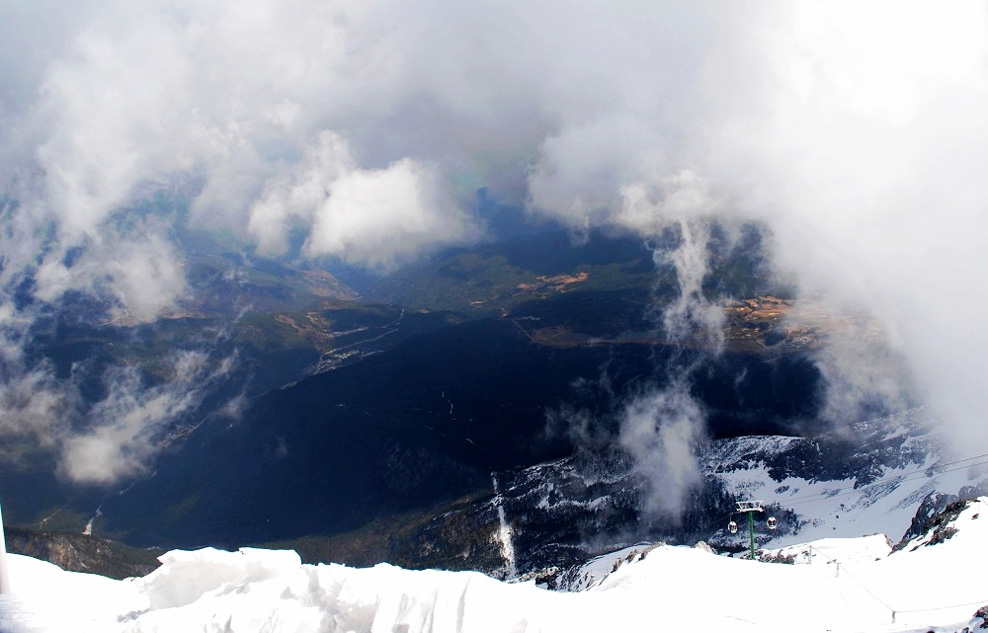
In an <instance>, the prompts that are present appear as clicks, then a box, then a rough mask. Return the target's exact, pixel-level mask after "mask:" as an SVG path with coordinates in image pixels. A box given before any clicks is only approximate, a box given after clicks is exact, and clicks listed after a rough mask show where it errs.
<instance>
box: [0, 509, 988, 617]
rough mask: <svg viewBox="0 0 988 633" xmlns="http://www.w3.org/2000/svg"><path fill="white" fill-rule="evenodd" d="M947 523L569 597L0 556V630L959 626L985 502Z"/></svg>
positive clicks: (357, 575) (325, 572)
mask: <svg viewBox="0 0 988 633" xmlns="http://www.w3.org/2000/svg"><path fill="white" fill-rule="evenodd" d="M947 527H949V528H953V529H954V530H956V531H955V532H953V530H948V531H951V532H953V533H952V535H951V537H950V538H948V539H946V540H943V542H940V543H937V544H932V545H928V544H926V543H928V542H929V541H931V540H934V541H935V540H937V539H936V538H935V535H933V534H925V535H921V536H920V537H918V538H917V539H915V540H914V541H913V542H911V543H910V544H909V545H908V546H907V547H905V548H903V549H902V550H900V551H897V552H894V553H889V545H888V542H887V540H886V539H885V537H884V536H881V535H879V536H870V537H861V538H848V539H837V538H832V539H826V540H822V541H816V542H815V543H809V544H802V545H792V546H789V547H788V548H787V552H788V553H789V554H791V555H794V559H795V563H796V564H792V565H783V564H771V563H761V562H752V561H748V560H741V559H737V558H730V557H725V556H718V555H716V554H713V553H711V552H710V551H708V550H706V549H703V548H691V547H682V546H666V545H659V546H655V547H652V548H641V550H640V551H639V552H637V553H636V554H635V555H634V556H630V557H628V558H629V559H630V560H629V561H628V562H625V563H624V564H621V565H618V566H616V569H615V570H614V571H613V572H612V573H605V574H604V575H603V576H602V577H601V578H600V579H599V580H598V581H597V582H594V583H593V584H592V586H590V587H589V588H588V589H586V590H584V591H578V592H552V591H547V590H544V589H540V588H538V587H536V586H535V584H534V583H514V584H512V583H504V582H500V581H497V580H494V579H492V578H489V577H487V576H484V575H481V574H478V573H474V572H446V571H408V570H403V569H400V568H397V567H393V566H390V565H384V564H382V565H377V566H376V567H373V568H368V569H353V568H349V567H345V566H342V565H316V566H313V565H303V564H301V563H300V560H299V558H298V556H297V555H296V554H295V553H294V552H291V551H270V550H257V549H242V550H240V551H238V552H223V551H219V550H214V549H203V550H199V551H195V552H185V551H173V552H170V553H168V554H166V555H164V556H163V557H162V560H163V563H164V564H163V566H162V567H161V568H159V569H158V570H157V571H155V572H153V573H152V574H150V575H148V576H146V577H145V578H138V579H129V580H125V581H113V580H108V579H105V578H101V577H97V576H91V575H87V574H78V573H70V572H64V571H61V570H59V569H57V568H56V567H54V566H52V565H49V564H47V563H43V562H40V561H37V560H34V559H31V558H27V557H23V556H10V557H9V558H10V563H9V567H10V579H11V586H12V592H11V593H10V594H7V595H3V596H0V630H2V631H4V632H5V633H8V632H9V633H26V632H41V631H73V632H83V631H92V632H97V631H98V632H101V633H106V632H128V633H152V632H154V633H164V632H172V631H174V632H186V631H210V632H212V631H215V632H220V631H223V632H227V633H242V632H248V631H249V632H258V631H265V632H268V633H289V632H292V633H300V632H303V631H306V632H308V631H320V632H335V631H355V632H373V633H393V632H402V633H453V632H488V631H490V632H495V631H497V632H515V633H534V632H536V631H539V632H542V633H552V632H560V633H562V632H567V633H569V632H572V631H629V632H633V631H656V630H664V631H697V630H702V631H725V632H726V631H731V632H737V631H761V632H764V631H780V632H781V631H786V632H791V631H821V632H822V631H847V632H850V631H876V632H877V631H889V632H892V631H923V632H925V631H928V630H930V629H933V630H936V631H960V630H961V629H963V627H965V626H970V627H972V628H973V627H974V626H977V625H978V624H980V623H981V619H980V618H977V619H973V614H974V613H975V611H976V610H977V609H978V607H980V606H982V605H988V582H986V581H985V579H984V569H986V568H988V498H984V497H983V498H980V499H978V500H975V501H971V502H969V503H968V505H967V507H966V508H964V509H963V511H961V512H960V513H959V515H958V516H957V517H956V518H954V519H953V520H952V521H951V522H950V524H949V525H948V526H947ZM941 536H942V530H941ZM595 564H596V565H597V566H598V567H599V566H600V562H599V561H598V562H597V563H595ZM612 567H613V565H612Z"/></svg>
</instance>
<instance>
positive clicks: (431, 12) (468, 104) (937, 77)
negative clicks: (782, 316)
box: [0, 0, 988, 435]
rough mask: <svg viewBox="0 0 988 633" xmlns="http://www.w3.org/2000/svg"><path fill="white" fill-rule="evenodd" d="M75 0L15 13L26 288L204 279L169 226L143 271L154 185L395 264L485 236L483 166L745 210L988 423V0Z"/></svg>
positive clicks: (143, 297) (583, 219)
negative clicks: (136, 206)
mask: <svg viewBox="0 0 988 633" xmlns="http://www.w3.org/2000/svg"><path fill="white" fill-rule="evenodd" d="M46 6H50V5H46V4H45V3H35V4H33V5H31V7H30V8H24V7H18V8H16V9H14V8H9V7H8V8H5V17H8V14H9V17H10V19H9V20H0V47H2V50H3V52H4V53H9V55H7V54H5V55H4V56H3V60H2V61H0V75H2V76H0V87H2V88H3V91H2V96H0V122H2V124H3V125H2V126H0V128H2V129H0V141H2V143H0V182H2V183H3V185H4V191H5V193H6V194H7V195H8V196H11V197H15V198H16V199H18V200H19V201H20V206H19V207H17V208H16V209H15V208H13V207H12V206H9V205H8V206H6V207H5V209H6V210H5V211H4V213H3V214H0V228H2V229H3V230H2V231H0V252H2V253H3V256H4V259H5V262H4V263H5V267H4V269H3V271H2V272H0V280H2V282H3V303H8V302H9V301H10V300H11V296H12V293H13V289H14V288H15V287H18V285H19V284H20V283H21V282H23V280H24V279H25V277H30V276H31V275H32V273H33V271H34V270H35V268H36V267H37V266H39V265H40V266H41V269H40V274H39V281H40V283H39V287H38V291H39V293H41V296H42V298H44V299H46V300H51V301H55V300H57V297H58V295H59V292H60V291H61V290H62V289H68V288H73V289H86V290H87V291H88V290H91V291H94V292H101V293H104V294H106V295H107V296H109V297H111V298H113V299H114V300H115V302H116V303H117V304H119V307H120V308H121V309H125V310H130V311H133V312H134V313H136V314H144V315H146V316H150V315H152V313H153V312H154V311H155V310H157V309H160V308H161V307H162V306H163V305H165V304H166V303H167V302H168V301H170V300H173V299H174V298H175V297H179V296H181V293H182V282H181V279H180V278H181V269H180V267H179V265H178V264H177V263H176V262H175V259H174V252H173V251H174V249H172V248H171V247H169V245H168V244H167V242H166V241H165V240H164V237H163V236H164V235H166V232H165V231H152V232H153V234H154V235H155V236H158V237H154V236H151V237H149V238H148V239H147V241H146V242H144V243H145V244H146V245H147V246H148V247H149V248H150V249H151V251H152V252H153V253H155V257H154V258H153V259H154V262H157V263H152V264H151V265H150V266H148V267H145V268H143V269H142V268H141V267H140V266H135V265H134V264H135V262H136V261H137V260H136V259H135V257H136V255H134V254H133V253H136V252H137V248H136V247H135V248H134V249H133V252H132V254H131V255H128V251H127V250H126V249H124V250H121V252H119V253H116V254H115V253H114V252H113V248H111V245H121V246H122V245H123V242H122V241H121V240H123V239H125V238H126V236H124V235H121V234H120V231H118V230H117V229H116V228H115V226H116V225H115V224H114V218H115V217H119V216H118V215H117V214H121V213H122V214H125V215H126V214H127V213H128V211H127V209H129V208H131V206H132V205H133V203H134V202H135V201H138V200H140V198H141V192H142V191H145V190H146V187H147V186H148V184H149V183H150V184H157V185H162V186H171V185H172V184H173V183H174V182H195V183H198V185H200V186H199V187H198V188H195V187H187V188H186V189H185V190H184V191H185V193H188V194H189V195H192V196H193V198H194V199H193V201H192V221H193V223H196V224H197V225H208V226H215V227H222V228H225V229H227V230H231V231H233V232H235V233H238V234H240V235H243V236H245V237H247V238H248V239H251V240H253V241H254V242H255V243H256V244H257V245H258V247H259V248H260V249H261V250H262V251H266V252H280V251H282V250H284V248H285V246H286V243H285V240H286V236H287V235H288V231H289V230H291V229H293V228H294V229H301V230H302V231H303V232H306V239H307V241H306V244H305V247H304V252H303V254H304V255H307V256H325V255H335V256H338V257H341V258H343V259H345V260H347V261H350V262H353V263H356V264H360V265H365V266H368V267H370V268H377V269H385V270H386V269H388V268H390V267H393V266H395V265H397V264H398V263H400V262H402V261H405V260H406V259H409V258H412V257H414V256H415V255H416V254H417V253H420V252H423V251H428V250H429V249H432V248H435V247H436V246H438V245H442V244H448V243H455V242H458V241H461V240H464V239H470V238H471V237H473V236H475V235H476V231H477V230H478V228H477V227H478V225H481V224H482V221H481V222H479V223H477V222H475V220H474V219H473V218H471V217H470V216H469V215H467V214H465V213H464V212H463V209H464V208H465V204H464V199H465V196H467V195H470V194H471V193H472V189H473V188H475V187H478V186H483V185H489V186H491V187H492V188H493V191H494V192H495V193H496V194H497V195H501V196H505V197H509V198H511V199H516V200H517V199H526V200H528V202H529V206H530V208H531V210H532V212H533V213H534V214H537V215H541V216H549V217H553V218H556V219H560V220H562V221H564V222H566V223H568V224H569V225H571V226H573V227H577V228H582V227H585V226H588V225H594V224H607V223H619V224H622V225H625V226H629V227H632V228H635V229H636V230H639V231H641V232H643V233H645V234H649V233H653V232H655V231H657V230H660V229H661V227H662V226H664V225H665V224H666V223H667V222H671V223H685V224H683V225H684V226H690V227H693V228H694V229H700V228H702V226H703V222H704V221H705V220H704V218H709V217H724V216H725V215H726V214H729V215H730V217H731V218H754V219H759V220H762V221H763V222H765V223H766V224H767V225H768V226H769V227H770V228H771V231H772V233H773V235H774V236H775V252H774V256H775V259H774V263H775V266H776V267H777V268H778V270H780V271H784V272H786V273H787V274H791V275H793V276H794V278H795V279H797V280H798V283H799V286H800V290H801V292H802V293H804V294H805V295H813V296H815V297H823V298H824V299H825V300H826V301H828V302H830V304H831V305H833V306H836V307H838V308H842V309H843V308H848V309H851V308H855V309H863V310H866V311H868V312H870V313H871V314H872V316H873V317H875V318H877V319H879V320H880V321H881V322H882V324H883V325H884V327H885V330H886V332H887V333H888V336H889V343H890V345H891V346H892V348H893V352H894V354H896V355H897V357H901V358H902V359H904V362H905V364H906V367H907V368H908V371H909V372H910V373H912V374H913V375H914V376H915V378H916V384H917V385H918V387H917V389H918V390H919V393H920V396H921V397H923V398H926V399H929V400H930V401H931V402H933V403H934V404H935V405H936V406H937V407H938V408H939V409H940V411H941V416H940V417H942V418H943V419H944V420H947V421H948V422H950V423H953V424H954V425H955V426H956V428H957V429H958V434H959V435H964V434H970V433H976V432H981V429H982V427H983V426H984V425H982V424H980V419H981V414H982V412H983V411H984V410H986V409H988V396H986V395H985V394H986V391H985V390H984V389H983V388H982V385H981V382H982V381H981V380H980V376H982V375H983V374H984V359H985V358H988V334H986V333H985V332H984V328H983V327H982V324H981V320H982V315H983V314H985V313H986V310H988V299H986V297H988V295H986V294H985V293H983V292H980V291H979V289H978V287H977V283H978V281H979V280H980V279H983V278H985V277H986V276H988V274H986V273H988V271H986V267H985V263H984V262H985V258H984V252H985V246H986V242H985V238H984V235H985V230H984V229H985V222H984V220H983V214H984V212H985V206H986V200H988V195H986V194H988V192H986V186H985V184H984V183H985V179H984V174H985V173H986V172H988V120H986V119H985V117H984V114H983V113H984V112H985V111H988V72H986V70H988V19H986V13H988V9H986V7H985V6H984V4H983V3H980V2H975V1H965V0H962V1H959V2H954V3H950V4H949V5H943V6H941V5H938V6H936V7H933V6H932V5H929V4H927V3H919V2H867V3H860V2H828V3H823V4H821V3H814V2H781V1H780V2H768V3H757V4H748V3H745V4H730V5H725V4H723V3H716V4H714V3H709V4H708V3H702V2H701V3H679V2H677V3H673V2H648V3H645V2H630V1H629V2H623V1H617V2H606V3H604V2H599V3H597V2H591V3H581V4H580V5H579V6H578V7H577V6H574V5H571V4H563V3H560V2H558V1H555V0H534V1H533V2H526V3H505V2H494V1H488V0H479V1H478V2H472V3H470V5H469V6H467V5H463V6H459V5H451V4H450V3H447V2H442V1H440V0H422V1H420V2H415V3H407V2H395V1H389V0H380V1H377V2H373V1H372V2H350V1H337V2H311V1H307V0H291V1H289V2H278V3H274V2H269V1H265V0H249V1H247V2H243V1H240V2H233V1H231V0H223V1H220V2H215V3H211V4H209V5H204V4H202V3H196V2H186V1H179V2H168V3H165V2H155V1H148V2H142V3H136V4H135V3H131V2H123V1H120V2H103V3H98V4H96V3H92V4H83V3H73V5H72V6H71V7H70V8H66V10H65V12H60V11H54V12H53V11H51V10H47V9H46V8H45V7H46ZM25 25H30V27H31V28H30V29H26V28H24V27H25ZM687 174H690V175H691V176H689V177H686V176H684V175H687ZM701 184H702V186H700V185H701ZM131 237H133V236H131ZM76 247H81V248H83V249H84V250H85V251H86V254H84V255H82V256H81V258H80V259H79V261H78V262H77V263H75V265H73V266H69V265H67V264H65V263H64V261H65V256H66V255H67V254H68V253H70V252H71V251H72V249H74V248H76ZM693 270H698V269H697V268H696V267H694V268H693ZM152 289H157V290H152ZM157 297H160V298H161V300H160V301H159V300H156V298H157ZM835 358H841V359H845V360H846V362H848V363H851V364H855V363H858V360H860V359H858V360H855V357H854V356H853V355H846V354H840V355H837V356H835ZM872 366H873V367H876V368H877V367H879V366H880V364H873V365H872ZM846 369H847V370H845V371H842V372H841V375H843V376H859V377H860V379H859V380H857V381H858V382H861V383H862V384H872V385H879V384H883V383H882V382H881V381H880V380H875V379H876V378H879V377H878V376H872V377H871V378H867V377H865V376H864V375H862V374H861V373H860V372H858V371H852V369H853V368H851V367H848V368H846ZM833 375H837V374H833Z"/></svg>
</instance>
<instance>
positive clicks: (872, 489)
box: [498, 408, 988, 587]
mask: <svg viewBox="0 0 988 633" xmlns="http://www.w3.org/2000/svg"><path fill="white" fill-rule="evenodd" d="M934 429H935V424H934V420H932V419H930V417H929V414H928V412H927V411H926V410H925V409H923V408H917V409H913V410H910V411H906V412H904V413H901V414H898V415H895V416H890V417H887V418H881V419H877V420H871V421H865V422H860V423H856V424H853V425H849V426H848V427H846V428H843V429H840V430H834V431H832V432H829V433H825V434H822V435H817V436H815V437H782V436H745V437H737V438H728V439H718V440H714V441H711V442H708V443H706V444H704V445H702V446H701V447H699V448H698V454H697V460H698V463H699V468H700V472H701V473H702V475H703V486H702V488H701V489H699V490H697V491H695V493H694V494H693V495H692V496H691V497H690V498H689V499H687V503H686V508H685V513H684V514H683V516H682V517H676V520H672V521H670V520H666V519H665V518H664V517H648V516H643V515H642V514H641V512H640V510H639V508H640V507H641V506H642V505H643V504H642V498H641V495H642V490H644V489H645V488H646V486H647V483H648V482H645V481H643V480H642V479H641V478H640V477H639V476H638V474H637V473H636V471H635V468H634V464H633V463H632V462H631V461H630V460H628V459H627V458H626V457H624V456H622V455H621V454H619V453H617V454H616V453H606V452H605V453H593V454H580V455H577V456H574V457H571V458H567V459H561V460H557V461H554V462H548V463H545V464H539V465H537V466H533V467H531V468H526V469H523V470H520V471H517V472H514V473H505V474H503V475H499V480H500V481H501V482H502V484H501V486H500V495H499V497H498V503H499V504H500V506H499V509H500V510H501V511H502V512H503V514H504V515H505V516H506V517H507V520H508V521H509V522H510V523H511V525H512V526H513V539H514V552H515V554H516V558H517V566H518V567H519V568H520V569H521V571H523V572H524V571H529V570H531V569H533V568H537V567H540V566H541V567H550V566H556V567H562V568H564V572H563V574H564V575H566V576H567V577H568V578H570V579H571V580H572V579H573V578H575V577H576V576H577V575H578V574H577V573H576V572H574V569H575V568H574V567H571V565H575V566H576V568H578V567H579V566H580V565H582V560H579V559H586V558H590V557H592V556H595V555H598V554H601V553H606V552H608V551H612V550H617V549H620V548H624V547H629V546H632V545H633V544H634V543H636V542H638V541H640V540H653V541H654V540H658V539H662V540H667V541H669V542H674V543H677V542H678V543H683V544H692V543H694V542H696V541H697V540H700V539H703V540H706V541H708V542H710V544H711V545H713V546H714V547H717V548H719V549H734V550H741V549H746V548H747V541H748V535H747V530H745V529H742V530H740V532H739V533H738V534H734V535H732V534H730V533H729V532H728V530H727V525H728V522H729V521H730V520H731V517H732V511H733V510H734V509H735V501H736V500H745V499H751V500H760V501H763V502H764V504H765V506H766V508H767V510H768V512H766V513H765V514H759V515H758V516H757V517H756V522H755V531H756V540H757V542H758V545H759V546H760V547H774V548H778V547H783V546H786V545H791V544H795V543H800V542H806V541H809V540H814V539H821V538H828V537H856V536H862V535H868V534H875V533H879V532H880V533H884V534H888V535H889V536H890V537H891V538H892V539H893V540H896V541H897V540H899V539H900V537H902V536H903V534H904V533H906V532H907V530H915V529H917V528H919V529H921V528H922V525H918V526H912V525H911V521H912V520H913V517H914V514H915V513H916V509H917V506H919V505H920V504H921V503H923V502H924V500H925V504H924V513H926V514H929V513H936V512H939V511H940V510H942V509H943V507H944V506H945V505H946V504H947V503H949V502H950V501H952V500H955V499H957V498H958V495H960V496H964V497H972V496H977V495H981V494H988V467H986V464H988V446H982V447H978V446H971V447H968V451H969V452H968V453H967V454H964V455H958V454H948V453H945V452H943V449H942V448H941V445H940V442H939V440H938V438H937V436H936V434H935V431H934ZM971 458H973V459H971ZM769 514H772V515H774V516H776V517H777V518H778V522H779V525H778V529H777V530H775V531H770V530H768V529H767V527H766V522H765V520H766V518H767V516H768V515H769ZM734 519H735V520H736V521H737V522H739V523H743V521H744V520H745V519H744V517H741V516H738V515H734ZM742 527H744V526H742ZM574 559H578V560H574ZM568 583H569V581H568V580H562V581H561V582H560V584H558V585H555V586H560V587H566V586H568Z"/></svg>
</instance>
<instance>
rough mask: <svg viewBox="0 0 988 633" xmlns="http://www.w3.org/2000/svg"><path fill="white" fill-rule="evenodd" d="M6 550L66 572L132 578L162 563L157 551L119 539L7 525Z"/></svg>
mask: <svg viewBox="0 0 988 633" xmlns="http://www.w3.org/2000/svg"><path fill="white" fill-rule="evenodd" d="M4 534H5V537H6V539H7V551H8V552H11V553H13V554H23V555H25V556H31V557H33V558H38V559H41V560H46V561H48V562H49V563H52V564H54V565H57V566H59V567H61V568H62V569H64V570H66V571H77V572H85V573H89V574H100V575H102V576H109V577H110V578H117V579H122V578H129V577H133V576H144V575H146V574H149V573H151V572H152V571H154V570H155V569H157V568H158V566H159V565H160V564H161V563H159V562H158V556H159V555H160V554H161V553H162V552H161V551H157V550H146V549H138V548H134V547H129V546H127V545H123V544H121V543H117V542H116V541H110V540H107V539H102V538H97V537H94V536H86V535H83V534H64V533H51V532H38V531H34V530H26V529H22V528H6V529H5V530H4Z"/></svg>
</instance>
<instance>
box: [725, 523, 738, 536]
mask: <svg viewBox="0 0 988 633" xmlns="http://www.w3.org/2000/svg"><path fill="white" fill-rule="evenodd" d="M727 529H728V531H730V533H731V534H737V533H738V524H737V523H735V522H734V521H731V522H730V523H728V524H727Z"/></svg>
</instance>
